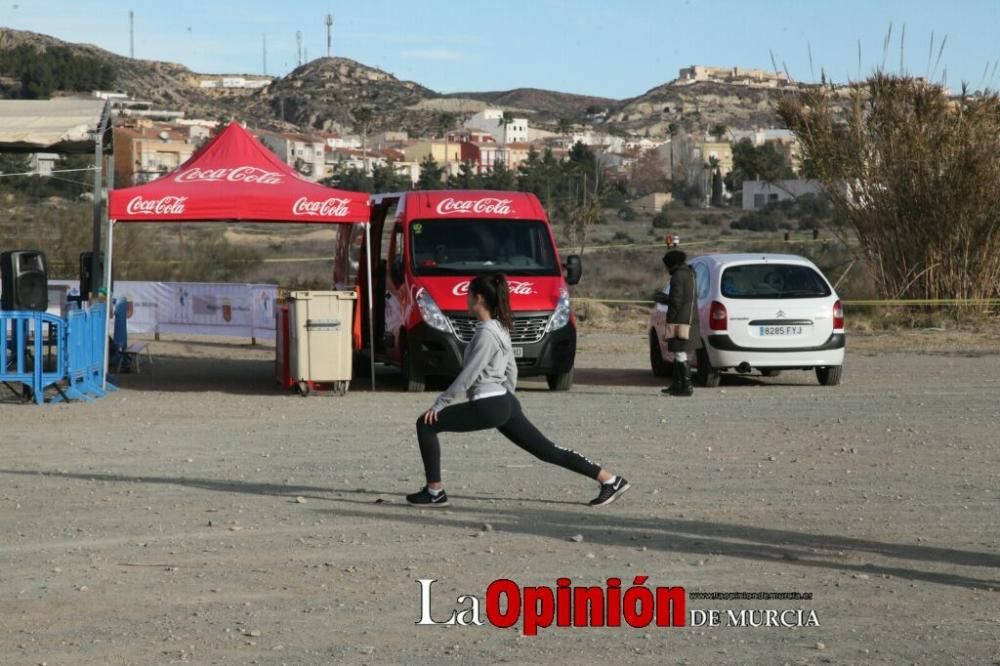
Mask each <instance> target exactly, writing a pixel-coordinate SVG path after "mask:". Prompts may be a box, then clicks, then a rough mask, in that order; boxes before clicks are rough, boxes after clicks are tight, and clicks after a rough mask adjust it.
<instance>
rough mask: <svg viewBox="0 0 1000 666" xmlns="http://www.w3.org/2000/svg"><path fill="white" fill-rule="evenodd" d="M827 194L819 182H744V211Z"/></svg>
mask: <svg viewBox="0 0 1000 666" xmlns="http://www.w3.org/2000/svg"><path fill="white" fill-rule="evenodd" d="M824 192H825V190H824V189H823V186H822V185H821V184H820V182H819V181H818V180H801V179H800V180H781V181H778V182H775V183H770V182H767V181H764V180H744V181H743V210H755V209H758V208H764V207H765V206H768V205H770V204H776V203H779V202H781V201H788V200H790V199H797V198H798V197H800V196H803V195H805V194H812V195H816V196H820V195H822V194H823V193H824Z"/></svg>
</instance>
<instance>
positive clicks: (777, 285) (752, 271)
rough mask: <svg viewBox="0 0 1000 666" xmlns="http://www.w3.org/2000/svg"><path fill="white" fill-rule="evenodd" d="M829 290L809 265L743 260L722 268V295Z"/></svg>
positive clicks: (801, 294)
mask: <svg viewBox="0 0 1000 666" xmlns="http://www.w3.org/2000/svg"><path fill="white" fill-rule="evenodd" d="M831 293H832V292H831V290H830V285H828V284H827V282H826V280H825V279H823V276H822V275H820V274H819V273H817V272H816V271H814V270H813V269H812V268H810V267H809V266H799V265H795V264H746V265H744V266H730V267H729V268H727V269H725V270H724V271H722V295H723V296H725V297H726V298H823V297H826V296H829V295H830V294H831Z"/></svg>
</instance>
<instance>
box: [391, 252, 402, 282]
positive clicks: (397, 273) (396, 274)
mask: <svg viewBox="0 0 1000 666" xmlns="http://www.w3.org/2000/svg"><path fill="white" fill-rule="evenodd" d="M389 271H390V274H389V277H391V278H392V283H393V284H394V285H396V286H397V287H398V286H399V285H401V284H403V258H402V257H396V258H395V259H393V260H392V266H391V267H390V269H389Z"/></svg>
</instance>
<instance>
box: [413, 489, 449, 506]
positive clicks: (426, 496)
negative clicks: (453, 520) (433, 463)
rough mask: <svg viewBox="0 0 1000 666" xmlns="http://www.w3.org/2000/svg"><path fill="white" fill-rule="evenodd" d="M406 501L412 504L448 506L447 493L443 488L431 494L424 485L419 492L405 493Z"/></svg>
mask: <svg viewBox="0 0 1000 666" xmlns="http://www.w3.org/2000/svg"><path fill="white" fill-rule="evenodd" d="M406 501H407V503H409V504H412V505H414V506H448V495H447V493H445V492H444V489H443V488H442V489H441V492H439V493H438V494H437V495H432V494H431V491H429V490H427V486H424V487H423V488H422V489H421V490H420V492H418V493H413V494H412V495H407V496H406Z"/></svg>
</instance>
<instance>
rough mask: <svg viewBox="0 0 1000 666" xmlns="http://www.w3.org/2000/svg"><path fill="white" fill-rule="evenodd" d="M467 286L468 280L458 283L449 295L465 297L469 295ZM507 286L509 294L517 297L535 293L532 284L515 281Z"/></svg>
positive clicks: (509, 281) (533, 284) (510, 281)
mask: <svg viewBox="0 0 1000 666" xmlns="http://www.w3.org/2000/svg"><path fill="white" fill-rule="evenodd" d="M469 284H470V281H469V280H466V281H465V282H459V283H458V284H456V285H455V286H454V287H452V290H451V293H453V294H455V295H456V296H465V295H466V294H468V293H469ZM507 285H508V286H509V287H510V293H511V294H515V295H517V296H530V295H532V294H534V293H535V283H534V282H517V281H516V280H508V281H507Z"/></svg>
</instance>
